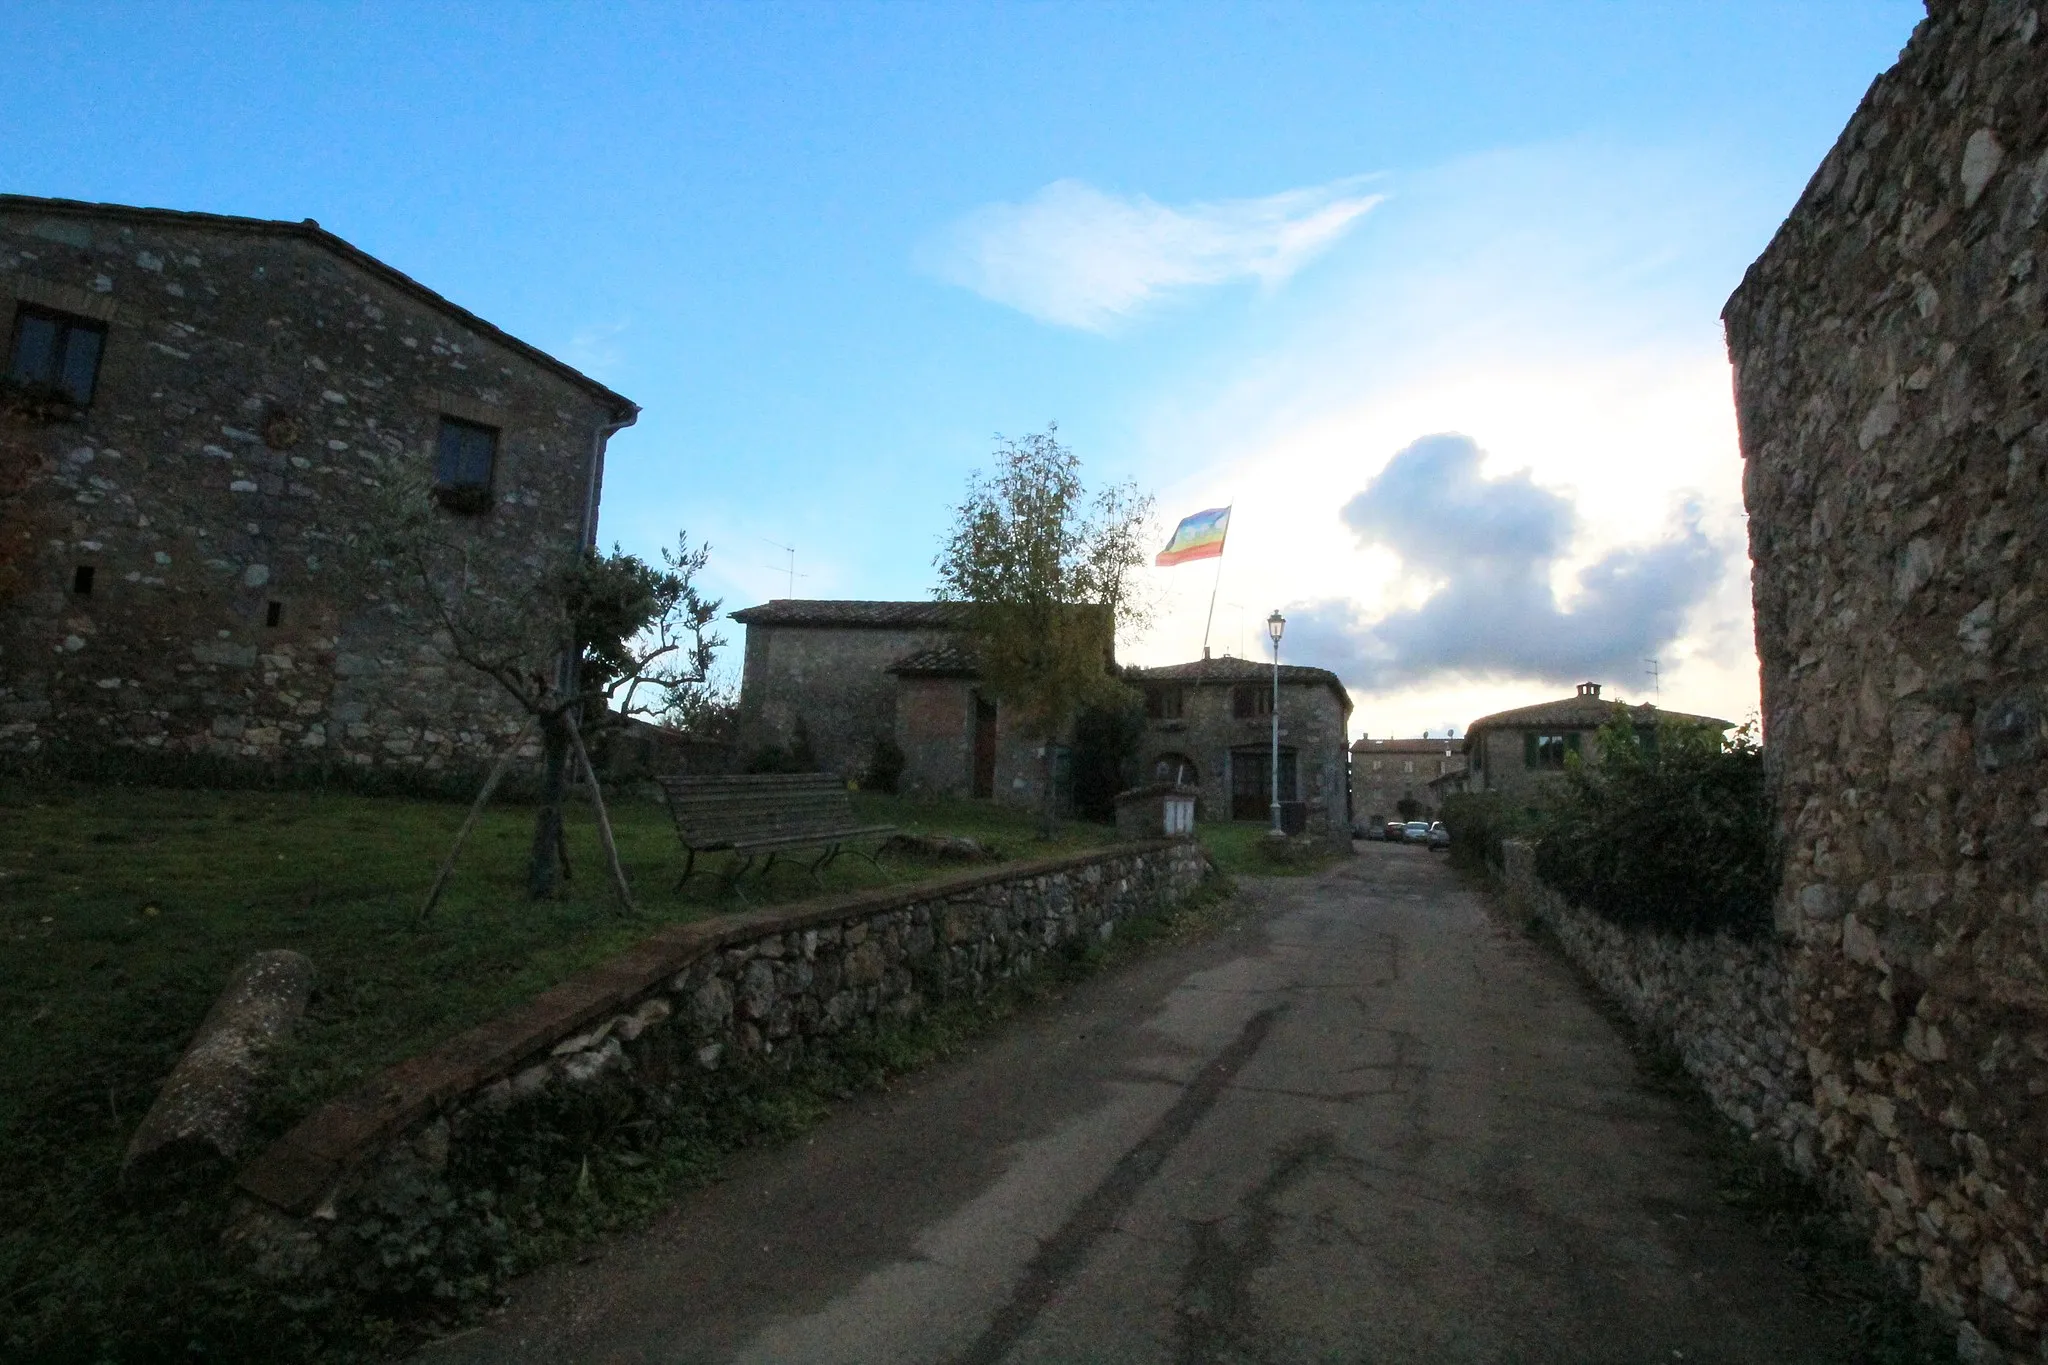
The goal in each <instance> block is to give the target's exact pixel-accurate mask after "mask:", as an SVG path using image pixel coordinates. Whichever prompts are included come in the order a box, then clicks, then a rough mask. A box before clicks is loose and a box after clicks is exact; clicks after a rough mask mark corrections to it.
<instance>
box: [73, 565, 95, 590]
mask: <svg viewBox="0 0 2048 1365" xmlns="http://www.w3.org/2000/svg"><path fill="white" fill-rule="evenodd" d="M92 579H93V571H92V565H90V564H81V565H79V566H78V567H77V568H76V569H73V570H72V571H71V591H72V592H73V593H75V594H77V595H78V596H80V597H90V596H92Z"/></svg>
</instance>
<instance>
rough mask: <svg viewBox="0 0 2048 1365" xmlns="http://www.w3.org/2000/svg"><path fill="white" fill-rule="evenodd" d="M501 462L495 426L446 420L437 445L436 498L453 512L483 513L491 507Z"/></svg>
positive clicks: (444, 419)
mask: <svg viewBox="0 0 2048 1365" xmlns="http://www.w3.org/2000/svg"><path fill="white" fill-rule="evenodd" d="M497 463H498V432H497V428H495V427H487V426H483V425H481V424H480V423H477V422H465V421H463V420H462V419H461V418H459V417H443V418H442V419H441V430H440V434H439V436H438V437H437V438H436V441H435V445H434V496H435V497H436V498H437V499H439V500H440V503H441V505H442V506H443V507H446V508H447V509H448V510H449V511H451V512H468V513H476V512H482V511H484V510H485V509H487V508H488V507H489V506H490V505H491V475H492V473H493V471H494V470H495V469H496V467H497Z"/></svg>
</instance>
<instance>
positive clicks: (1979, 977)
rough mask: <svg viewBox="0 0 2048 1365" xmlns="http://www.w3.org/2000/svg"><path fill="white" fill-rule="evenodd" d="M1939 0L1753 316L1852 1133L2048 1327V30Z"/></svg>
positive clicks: (1764, 554)
mask: <svg viewBox="0 0 2048 1365" xmlns="http://www.w3.org/2000/svg"><path fill="white" fill-rule="evenodd" d="M1929 10H1930V16H1929V18H1928V19H1927V20H1926V21H1925V22H1924V23H1923V24H1922V25H1921V27H1920V28H1919V29H1918V30H1916V32H1915V34H1914V37H1913V40H1912V42H1911V43H1910V45H1909V46H1908V47H1907V48H1906V50H1905V52H1904V54H1903V55H1902V57H1901V60H1900V62H1899V64H1898V65H1897V66H1896V67H1895V68H1893V69H1892V70H1891V71H1890V72H1888V73H1886V74H1885V75H1884V76H1882V77H1880V78H1879V79H1878V81H1877V82H1876V83H1875V84H1874V85H1873V86H1872V87H1871V89H1870V92H1869V93H1868V95H1866V96H1865V98H1864V101H1863V104H1862V106H1861V107H1860V108H1859V109H1858V110H1857V112H1856V115H1855V117H1854V118H1853V119H1852V120H1851V121H1850V123H1849V125H1848V127H1847V128H1846V129H1845V131H1844V132H1843V134H1842V136H1841V139H1840V140H1839V141H1838V142H1837V143H1836V145H1835V147H1834V149H1833V151H1831V152H1830V153H1829V155H1828V157H1827V159H1826V161H1825V162H1823V164H1822V165H1821V167H1820V169H1819V171H1818V172H1817V173H1816V174H1815V176H1814V178H1813V180H1812V182H1811V183H1810V184H1809V185H1808V186H1807V188H1806V191H1805V193H1804V195H1803V196H1802V197H1801V199H1800V201H1799V203H1798V206H1797V207H1796V208H1795V209H1794V210H1793V212H1792V214H1791V216H1790V217H1789V218H1788V219H1787V220H1786V222H1785V225H1784V226H1783V227H1782V228H1781V229H1780V231H1779V233H1778V235H1777V236H1776V238H1775V239H1774V240H1773V241H1772V243H1771V245H1770V247H1769V248H1768V249H1767V250H1766V251H1765V253H1764V254H1763V256H1762V257H1761V258H1759V259H1758V261H1757V262H1756V264H1755V265H1753V266H1752V267H1751V269H1750V271H1749V274H1748V275H1747V277H1746V278H1745V279H1744V281H1743V283H1742V286H1741V288H1740V289H1739V290H1738V291H1737V292H1736V294H1735V296H1734V297H1733V298H1732V299H1731V300H1730V301H1729V305H1728V309H1727V312H1726V321H1727V327H1728V343H1729V350H1730V354H1731V356H1732V357H1733V360H1734V362H1735V367H1736V396H1737V404H1738V415H1739V418H1740V423H1741V432H1742V448H1743V455H1744V457H1745V459H1746V461H1747V466H1746V470H1745V487H1744V491H1745V500H1746V502H1747V505H1748V509H1749V532H1750V553H1751V557H1752V559H1753V560H1754V562H1755V566H1756V569H1755V578H1754V593H1755V603H1756V626H1757V645H1758V652H1759V654H1760V656H1761V659H1762V664H1763V709H1764V739H1765V752H1766V754H1767V755H1768V757H1769V760H1770V763H1771V772H1772V775H1773V778H1772V780H1773V782H1774V785H1775V790H1776V795H1777V798H1778V805H1779V811H1780V820H1781V825H1782V833H1783V837H1784V849H1785V859H1786V866H1785V877H1784V883H1783V886H1782V888H1781V891H1780V894H1779V901H1778V912H1779V917H1780V924H1781V927H1782V929H1783V931H1784V932H1785V933H1786V934H1787V936H1788V937H1789V939H1790V940H1791V943H1792V945H1793V947H1792V950H1791V951H1792V970H1793V979H1794V992H1795V1001H1796V1010H1797V1027H1798V1031H1799V1036H1800V1039H1801V1042H1802V1043H1803V1045H1804V1046H1805V1048H1806V1055H1807V1060H1808V1065H1809V1067H1810V1069H1811V1071H1812V1073H1813V1077H1814V1086H1815V1105H1816V1108H1817V1111H1818V1114H1819V1135H1820V1143H1821V1149H1822V1159H1823V1163H1824V1164H1825V1165H1826V1166H1827V1167H1828V1168H1829V1169H1830V1170H1831V1171H1833V1172H1835V1173H1836V1174H1837V1176H1838V1177H1839V1179H1838V1183H1839V1185H1840V1186H1841V1188H1843V1189H1844V1190H1845V1191H1847V1192H1848V1193H1849V1194H1850V1196H1851V1197H1853V1198H1856V1199H1857V1200H1859V1201H1860V1202H1861V1203H1862V1204H1863V1206H1864V1207H1865V1208H1866V1209H1867V1211H1868V1212H1869V1213H1870V1214H1871V1215H1872V1216H1873V1217H1874V1218H1875V1220H1876V1221H1877V1224H1878V1229H1879V1232H1878V1242H1879V1245H1880V1246H1881V1247H1882V1248H1883V1249H1884V1250H1885V1251H1886V1252H1888V1253H1889V1254H1891V1255H1893V1256H1896V1257H1898V1258H1901V1260H1902V1261H1904V1262H1905V1263H1906V1264H1907V1265H1909V1266H1910V1267H1911V1268H1912V1271H1913V1273H1914V1275H1915V1276H1916V1277H1917V1279H1918V1281H1919V1284H1920V1286H1921V1289H1922V1292H1923V1293H1924V1294H1925V1295H1926V1297H1928V1298H1929V1299H1931V1300H1932V1301H1934V1302H1936V1303H1938V1304H1941V1305H1942V1306H1944V1307H1946V1308H1948V1309H1949V1310H1950V1311H1952V1312H1956V1313H1959V1314H1962V1315H1965V1316H1967V1317H1968V1318H1969V1319H1970V1320H1971V1321H1972V1322H1973V1323H1974V1324H1975V1330H1978V1331H1981V1333H1982V1334H1983V1336H1984V1337H1986V1338H1989V1339H1991V1340H1992V1341H1995V1342H1996V1343H1998V1344H1999V1345H2000V1346H2001V1347H2002V1348H2003V1349H2006V1350H2010V1351H2013V1352H2015V1353H2017V1354H2019V1355H2024V1356H2025V1358H2027V1359H2030V1360H2031V1359H2034V1358H2036V1352H2038V1351H2039V1350H2040V1349H2041V1342H2042V1324H2043V1313H2044V1296H2048V846H2044V843H2043V838H2042V831H2043V829H2044V828H2048V773H2044V771H2043V767H2042V751H2043V739H2044V735H2043V727H2044V721H2048V690H2044V689H2048V612H2044V602H2048V543H2044V539H2048V424H2044V419H2048V408H2044V407H2043V396H2044V393H2048V308H2044V303H2043V293H2042V291H2043V279H2044V277H2043V275H2042V270H2043V268H2044V266H2048V223H2044V218H2043V215H2044V211H2048V34H2044V33H2042V32H2041V24H2040V21H2039V18H2038V16H2037V14H2036V11H2035V10H2033V9H2032V8H2029V7H2027V6H2024V5H2020V4H2016V3H2001V4H1984V3H1957V0H1933V3H1931V4H1930V6H1929ZM1973 1349H1974V1347H1973ZM1985 1349H1987V1350H1988V1349H1989V1348H1988V1347H1987V1348H1985Z"/></svg>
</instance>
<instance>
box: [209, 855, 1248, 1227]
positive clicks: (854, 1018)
mask: <svg viewBox="0 0 2048 1365" xmlns="http://www.w3.org/2000/svg"><path fill="white" fill-rule="evenodd" d="M1208 873H1209V863H1208V856H1207V854H1206V853H1205V852H1204V851H1203V849H1202V847H1201V845H1199V844H1197V843H1195V842H1193V841H1192V840H1160V841H1153V842H1149V843H1139V844H1126V845H1121V846H1118V847H1115V848H1110V849H1105V850H1101V851H1099V852H1094V853H1087V854H1081V855H1076V856H1069V857H1064V858H1049V859H1041V860H1039V861H1037V862H1031V863H1022V864H1013V865H1010V866H1007V867H997V868H993V869H989V870H986V871H981V872H974V873H967V874H960V875H954V876H950V877H945V878H941V879H938V880H935V881H931V882H926V883H922V884H920V885H915V886H906V887H894V888H886V889H882V890H877V891H868V892H861V893H857V894H853V895H847V896H838V897H832V898H828V899H823V900H817V901H812V902H808V903H805V904H801V905H795V906H790V907H786V908H777V909H767V910H758V911H753V912H750V913H745V914H737V915H726V916H722V917H719V918H716V919H711V920H700V921H696V922H694V923H688V924H680V925H675V926H672V927H670V928H668V929H664V930H661V931H659V932H657V933H656V934H654V935H652V936H651V937H649V938H648V939H646V940H644V941H643V942H642V943H640V944H639V945H637V946H636V947H634V948H632V949H629V950H627V951H626V952H625V953H622V954H620V955H619V956H618V957H616V958H613V959H612V960H611V961H609V962H606V963H604V964H603V965H601V966H599V967H596V968H593V969H591V970H590V971H588V972H585V973H583V974H581V975H580V976H577V977H575V978H572V979H571V980H569V981H566V982H564V983H562V984H561V985H559V986H556V987H555V988H553V989H552V990H550V991H548V992H546V993H545V994H543V995H541V996H540V997H538V998H537V999H535V1000H533V1001H532V1002H530V1003H528V1004H527V1005H524V1006H521V1007H520V1008H518V1009H516V1010H513V1011H511V1012H509V1013H507V1014H505V1015H503V1016H500V1017H499V1018H497V1019H495V1020H493V1021H491V1022H490V1023H487V1024H485V1025H482V1026H481V1027H479V1028H476V1029H472V1030H471V1031H470V1032H468V1033H465V1034H463V1035H461V1036H459V1037H456V1038H453V1039H450V1040H449V1041H448V1042H446V1043H444V1044H442V1045H441V1046H440V1047H438V1048H435V1049H434V1050H433V1051H432V1052H429V1053H427V1054H426V1055H424V1056H422V1057H418V1058H414V1059H413V1060H411V1061H408V1062H404V1063H401V1064H399V1065H398V1066H396V1067H393V1068H391V1069H390V1070H389V1071H387V1072H385V1073H384V1074H382V1075H380V1076H376V1077H373V1078H371V1079H370V1080H369V1081H368V1082H366V1083H365V1084H364V1085H362V1086H361V1087H360V1088H358V1089H357V1090H356V1091H354V1092H353V1093H351V1094H349V1095H346V1096H343V1097H342V1098H340V1099H338V1100H335V1101H333V1102H332V1103H330V1104H328V1105H326V1106H325V1107H323V1108H322V1109H320V1110H318V1111H316V1112H315V1113H313V1114H312V1115H310V1116H309V1117H308V1118H307V1119H305V1121H303V1122H302V1123H300V1124H299V1126H298V1127H296V1128H295V1129H293V1130H292V1131H291V1132H290V1133H288V1134H287V1135H286V1136H285V1137H283V1138H282V1139H280V1140H279V1141H278V1142H277V1143H275V1144H274V1145H273V1146H271V1147H270V1148H269V1149H267V1150H266V1151H264V1152H263V1153H262V1154H260V1155H259V1156H258V1157H257V1158H256V1159H255V1160H254V1161H252V1162H251V1163H250V1164H249V1165H248V1166H247V1167H245V1168H244V1170H243V1171H242V1173H241V1176H240V1184H241V1188H242V1189H243V1190H244V1191H246V1192H247V1193H248V1194H249V1195H251V1196H253V1197H254V1198H255V1199H256V1200H257V1201H259V1203H258V1204H257V1205H255V1206H253V1207H252V1209H251V1212H250V1218H249V1220H248V1222H247V1223H246V1224H245V1231H246V1232H247V1233H248V1235H250V1236H252V1237H256V1238H258V1239H259V1241H260V1242H261V1243H262V1244H263V1245H264V1246H265V1247H267V1248H269V1249H270V1250H269V1251H267V1252H266V1254H271V1252H274V1251H275V1249H276V1248H277V1247H278V1246H279V1245H281V1244H282V1245H286V1246H289V1245H291V1244H294V1243H296V1244H298V1245H299V1246H300V1251H301V1252H302V1253H306V1254H311V1252H312V1251H314V1250H316V1249H317V1248H316V1246H315V1244H316V1243H317V1241H318V1238H319V1237H320V1236H321V1235H322V1228H323V1227H324V1226H329V1225H330V1224H327V1223H324V1222H323V1220H320V1219H314V1220H305V1219H304V1215H307V1214H309V1213H311V1212H313V1211H314V1210H315V1209H316V1208H318V1207H320V1206H322V1205H326V1206H327V1207H328V1208H329V1209H331V1208H333V1207H334V1206H335V1205H336V1204H337V1203H345V1202H346V1201H347V1200H349V1199H350V1198H351V1197H353V1195H354V1194H355V1193H356V1192H359V1191H361V1190H363V1189H364V1188H365V1186H366V1184H367V1183H372V1182H375V1181H377V1180H378V1179H380V1178H381V1176H382V1174H383V1173H384V1172H386V1171H389V1170H397V1169H407V1168H411V1167H412V1166H413V1165H414V1163H417V1162H419V1161H420V1160H423V1159H424V1160H428V1161H429V1162H430V1164H436V1165H438V1164H442V1163H445V1162H446V1160H447V1156H448V1152H449V1149H450V1144H451V1142H460V1141H461V1140H462V1136H463V1134H464V1132H465V1130H466V1129H467V1127H468V1125H469V1124H470V1123H471V1122H472V1121H473V1120H474V1118H475V1116H476V1115H477V1114H479V1113H480V1112H483V1111H491V1112H499V1113H502V1112H503V1111H504V1110H506V1109H507V1108H509V1107H512V1106H516V1105H518V1104H520V1103H522V1102H523V1101H525V1100H527V1099H530V1098H533V1097H535V1096H538V1095H540V1094H542V1093H543V1092H545V1091H548V1090H550V1089H552V1088H555V1087H560V1086H577V1085H588V1084H591V1083H593V1082H596V1081H598V1080H599V1079H601V1078H603V1077H605V1076H608V1075H613V1074H618V1073H623V1072H627V1071H633V1072H636V1073H637V1074H639V1075H640V1076H642V1077H643V1078H648V1079H657V1080H658V1081H660V1082H661V1083H670V1082H673V1083H675V1084H687V1083H688V1082H689V1079H690V1077H692V1076H693V1075H696V1074H699V1073H701V1072H702V1071H704V1070H707V1069H715V1068H718V1067H721V1066H726V1065H729V1064H732V1063H733V1062H734V1061H736V1060H739V1059H772V1058H775V1057H777V1056H787V1055H789V1054H791V1053H793V1052H794V1051H795V1050H798V1049H801V1048H803V1047H805V1046H806V1045H809V1044H813V1043H817V1042H820V1041H823V1040H826V1039H829V1038H831V1037H833V1036H835V1035H837V1034H840V1033H842V1032H844V1031H846V1030H848V1029H853V1028H858V1027H861V1026H863V1025H866V1024H868V1023H871V1022H873V1021H875V1020H877V1019H881V1018H886V1017H890V1016H905V1015H911V1014H915V1013H916V1012H917V1011H919V1010H920V1009H922V1008H923V1007H924V1006H925V1005H926V1004H927V1003H929V1002H932V1001H934V1000H938V999H943V998H946V997H954V996H969V997H971V996H975V995H979V994H980V993H982V992H984V991H986V990H987V989H989V988H990V987H991V986H993V985H994V984H996V983H998V982H1000V981H1004V980H1008V979H1011V978H1015V977H1018V976H1022V975H1024V974H1026V973H1028V972H1030V971H1032V970H1033V969H1034V968H1036V967H1037V966H1039V965H1040V964H1041V963H1043V962H1044V961H1045V960H1046V958H1047V955H1048V954H1050V953H1053V952H1056V951H1058V950H1059V949H1060V947H1061V946H1062V945H1063V944H1068V943H1072V942H1075V941H1077V940H1088V939H1091V938H1092V939H1104V940H1106V939H1108V938H1109V937H1111V936H1112V935H1113V934H1114V933H1115V931H1116V927H1117V925H1118V924H1120V923H1121V922H1123V921H1124V920H1126V919H1129V918H1131V917H1132V916H1135V915H1144V914H1150V913H1155V912H1158V911H1161V910H1165V909H1168V908H1170V907H1172V906H1174V905H1176V904H1178V903H1179V902H1181V901H1182V900H1184V899H1186V898H1187V897H1188V896H1189V895H1191V894H1192V893H1193V892H1194V891H1195V890H1196V889H1197V888H1198V887H1199V886H1200V885H1201V884H1202V882H1203V880H1204V878H1205V877H1206V876H1207V875H1208Z"/></svg>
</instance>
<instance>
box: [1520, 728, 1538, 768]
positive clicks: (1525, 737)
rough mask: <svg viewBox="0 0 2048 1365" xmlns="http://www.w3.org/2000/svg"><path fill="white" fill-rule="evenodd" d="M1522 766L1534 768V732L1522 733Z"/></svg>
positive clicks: (1526, 731) (1525, 731)
mask: <svg viewBox="0 0 2048 1365" xmlns="http://www.w3.org/2000/svg"><path fill="white" fill-rule="evenodd" d="M1522 766H1523V767H1525V768H1533V767H1535V766H1536V732H1535V731H1534V730H1524V731H1522Z"/></svg>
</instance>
